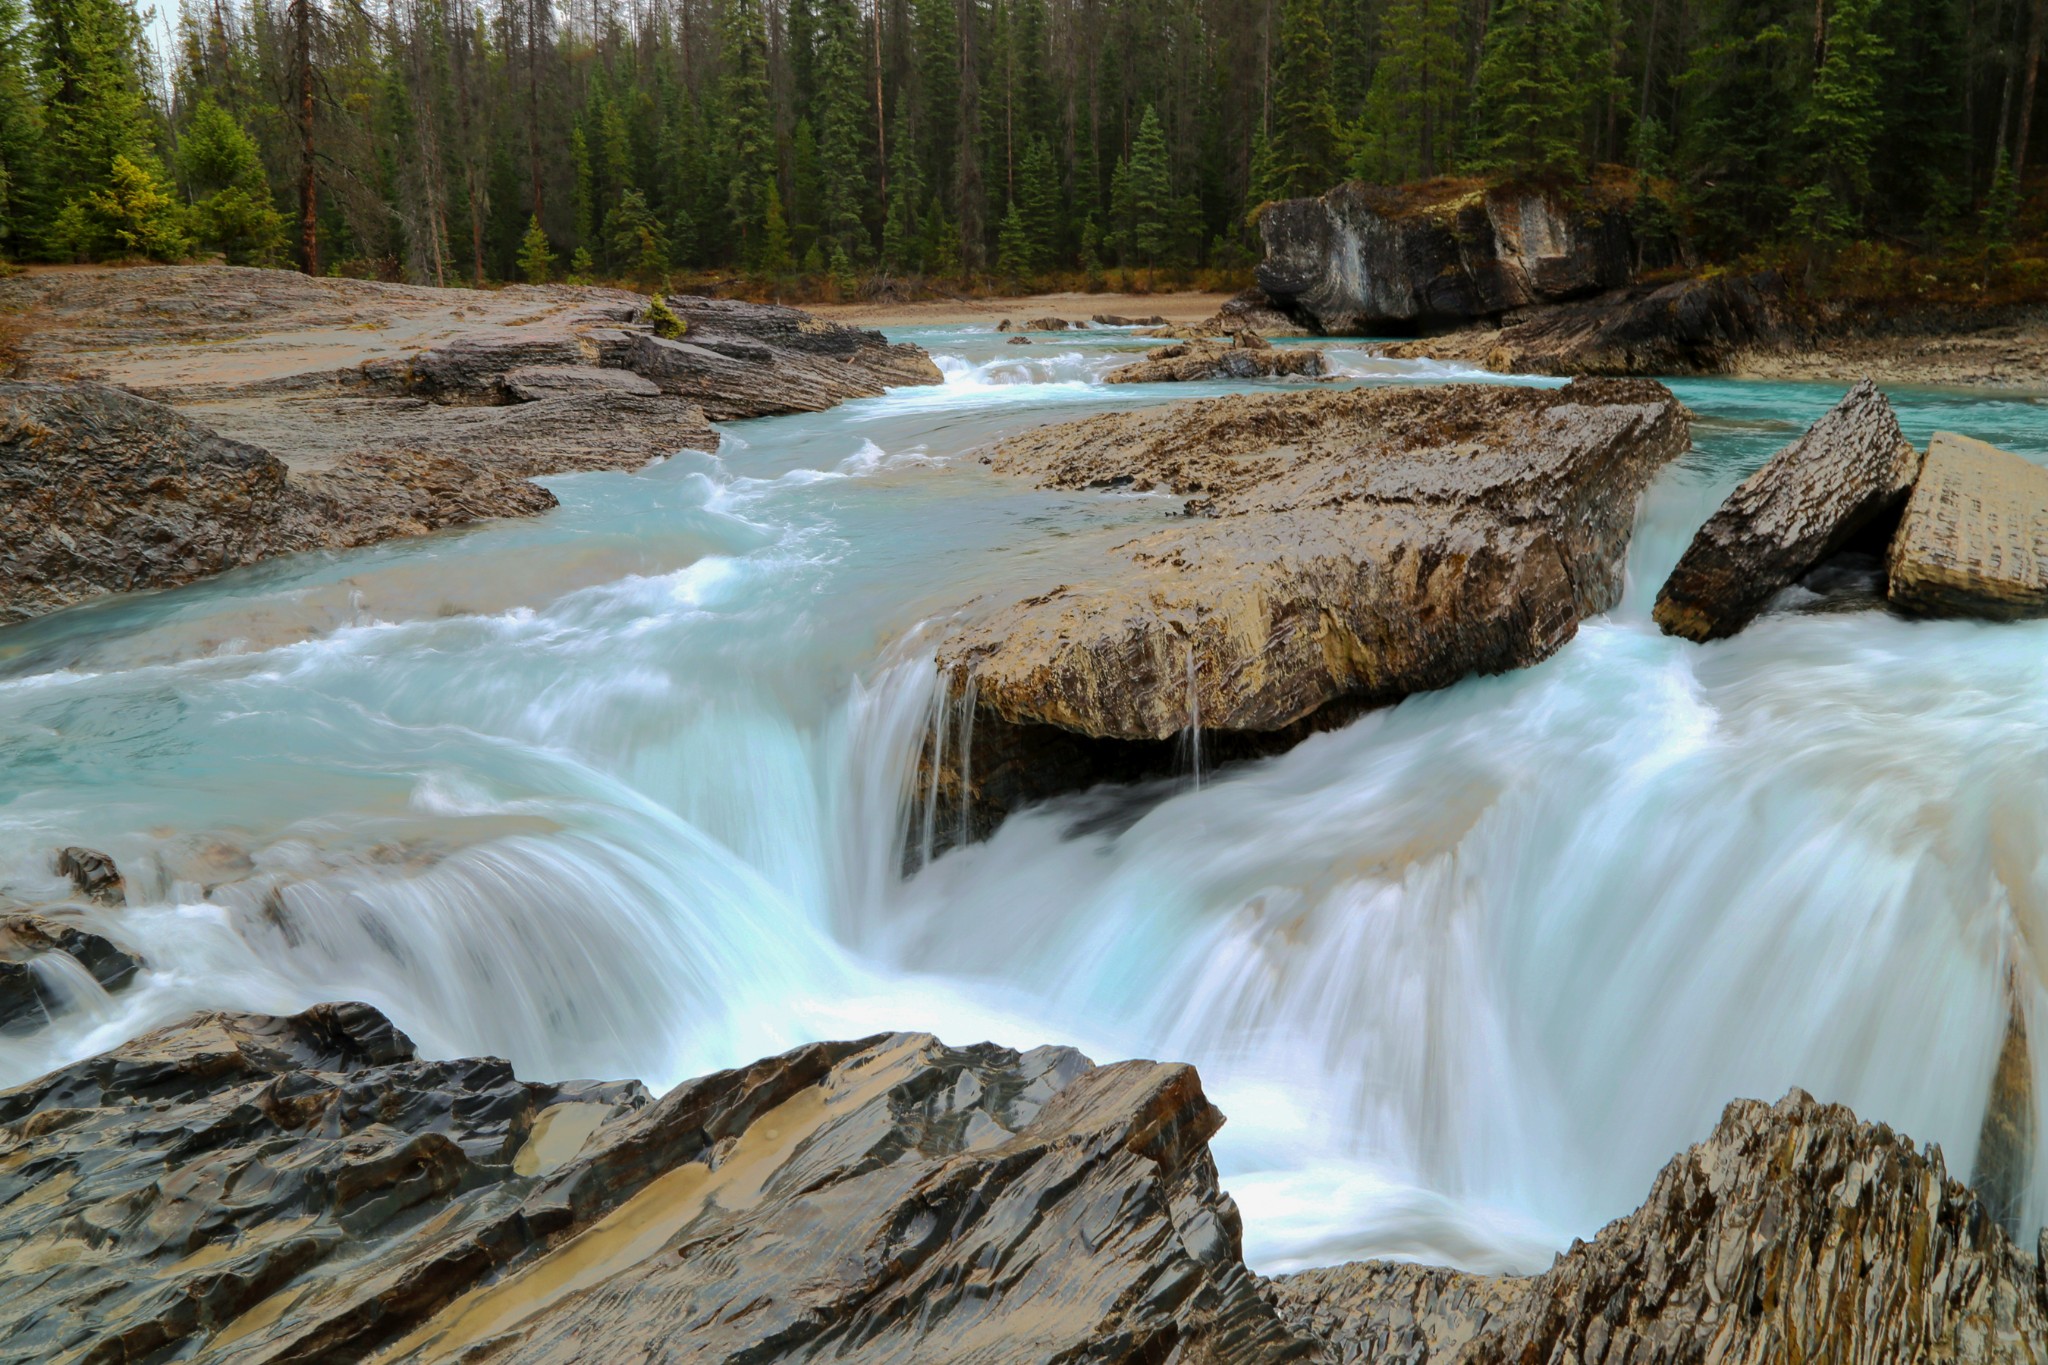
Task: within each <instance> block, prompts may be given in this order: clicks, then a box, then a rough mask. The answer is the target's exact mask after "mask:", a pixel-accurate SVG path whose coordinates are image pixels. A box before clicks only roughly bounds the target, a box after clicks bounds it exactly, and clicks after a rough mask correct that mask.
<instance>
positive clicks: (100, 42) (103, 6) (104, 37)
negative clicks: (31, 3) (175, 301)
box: [31, 0, 162, 252]
mask: <svg viewBox="0 0 2048 1365" xmlns="http://www.w3.org/2000/svg"><path fill="white" fill-rule="evenodd" d="M31 30H32V33H33V40H32V46H33V49H34V64H35V82H36V85H37V87H38V88H40V89H41V90H42V91H43V92H44V96H43V107H42V129H43V155H44V159H45V160H46V162H47V163H48V164H49V165H51V166H53V167H61V168H62V169H61V172H60V173H59V174H57V175H54V176H52V177H51V183H52V186H53V188H54V189H56V191H57V196H58V199H59V204H58V211H59V212H60V213H62V212H65V211H67V210H71V209H75V208H77V207H78V206H79V205H81V204H82V203H84V201H85V200H86V199H87V198H88V197H90V196H92V195H94V194H100V195H103V196H109V197H105V198H103V199H102V200H101V201H100V203H101V204H102V206H104V205H107V204H126V205H129V206H130V207H132V206H133V205H135V204H137V203H140V202H142V201H144V200H148V199H149V198H150V197H151V196H152V195H153V194H154V192H155V188H156V187H158V186H157V182H160V181H161V179H162V176H161V173H160V171H159V169H158V168H157V166H156V164H155V146H156V137H157V126H156V119H155V117H154V115H153V114H152V113H151V111H150V108H149V103H148V100H147V97H146V95H145V93H144V92H145V90H146V88H147V87H146V82H145V79H144V55H143V46H142V28H141V24H140V22H139V21H138V20H137V18H136V14H135V11H134V10H132V9H130V8H129V7H128V6H127V5H125V4H123V3H121V0H37V3H36V8H35V17H34V22H33V24H32V25H31ZM117 161H125V162H126V163H127V165H126V167H125V168H117V167H116V164H115V163H116V162H117ZM138 177H140V179H138ZM144 182H149V184H150V186H151V188H148V189H145V188H144ZM138 196H140V198H139V199H138ZM102 218H103V215H102V214H101V213H100V211H99V210H97V209H80V210H79V211H78V212H77V213H74V214H72V216H71V218H70V220H69V223H68V225H66V226H64V227H62V228H61V233H62V236H63V242H62V243H61V244H60V247H59V249H60V250H67V251H72V252H76V251H78V250H81V249H86V248H81V247H80V245H79V243H80V242H81V241H82V240H84V239H82V238H80V237H79V235H78V234H79V233H80V231H82V230H85V229H84V227H83V225H87V224H90V223H95V222H100V221H102ZM131 229H132V225H131V228H124V229H122V231H124V232H125V231H130V230H131ZM87 235H88V237H91V235H92V234H91V233H90V232H88V234H87ZM152 239H153V240H158V238H155V237H153V238H152ZM93 240H98V239H97V238H93Z"/></svg>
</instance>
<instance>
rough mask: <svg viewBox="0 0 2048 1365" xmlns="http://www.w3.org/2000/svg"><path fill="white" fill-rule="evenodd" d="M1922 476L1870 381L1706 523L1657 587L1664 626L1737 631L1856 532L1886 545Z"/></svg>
mask: <svg viewBox="0 0 2048 1365" xmlns="http://www.w3.org/2000/svg"><path fill="white" fill-rule="evenodd" d="M1919 472H1920V454H1919V452H1918V451H1916V450H1915V449H1914V448H1913V446H1912V444H1911V443H1910V442H1908V441H1907V440H1906V438H1905V436H1904V435H1902V434H1901V433H1900V431H1899V422H1898V418H1897V417H1896V416H1895V415H1894V414H1893V412H1892V408H1891V404H1890V403H1888V402H1887V401H1885V396H1884V395H1883V394H1881V393H1879V392H1878V391H1877V386H1876V385H1874V384H1872V383H1871V382H1870V381H1869V380H1867V379H1866V380H1864V381H1863V382H1862V383H1860V384H1858V385H1856V387H1855V388H1853V389H1851V390H1850V391H1849V392H1848V394H1847V395H1846V396H1845V397H1843V399H1842V401H1841V402H1840V403H1838V404H1837V405H1836V406H1835V407H1834V409H1833V410H1832V411H1830V412H1829V413H1828V414H1827V415H1826V416H1825V417H1822V418H1821V419H1820V420H1819V421H1818V422H1816V423H1814V424H1813V426H1812V428H1811V429H1809V430H1808V431H1807V432H1806V434H1805V435H1803V436H1801V437H1800V438H1799V439H1798V440H1797V441H1794V442H1793V443H1792V444H1791V445H1788V446H1786V447H1785V448H1784V449H1783V450H1781V451H1779V452H1778V453H1777V454H1776V455H1774V456H1772V457H1771V459H1770V460H1769V461H1768V462H1767V463H1766V464H1765V465H1764V466H1763V467H1762V468H1761V469H1759V470H1757V471H1756V473H1754V474H1752V475H1750V476H1749V477H1748V478H1747V479H1745V480H1743V482H1742V484H1741V485H1740V486H1739V487H1738V488H1736V490H1735V491H1734V492H1733V493H1731V494H1729V495H1728V499H1727V501H1725V502H1723V503H1722V504H1721V506H1720V508H1719V509H1718V510H1717V511H1716V512H1715V513H1714V515H1713V516H1712V517H1710V518H1709V519H1708V521H1707V524H1706V525H1704V526H1702V527H1701V528H1700V530H1699V532H1698V534H1697V535H1695V536H1694V537H1693V540H1692V544H1691V545H1689V546H1688V547H1687V548H1686V551H1685V554H1684V555H1683V556H1682V557H1681V558H1680V559H1679V561H1678V565H1677V567H1676V568H1674V569H1673V570H1672V571H1671V576H1670V577H1669V578H1668V579H1666V580H1665V582H1664V586H1663V587H1662V588H1661V589H1660V590H1659V591H1658V593H1657V605H1656V608H1655V611H1654V615H1655V617H1656V620H1657V624H1658V625H1659V626H1661V627H1662V628H1663V630H1664V633H1665V634H1667V635H1682V636H1684V637H1685V638H1687V639H1689V640H1701V641H1704V640H1716V639H1720V638H1722V637H1724V636H1728V635H1733V634H1734V633H1735V632H1736V631H1738V630H1741V629H1742V628H1743V627H1744V626H1746V625H1748V624H1749V622H1750V621H1751V620H1753V619H1755V617H1756V615H1757V613H1758V612H1760V611H1762V610H1763V609H1764V604H1765V603H1767V602H1769V601H1770V599H1771V598H1772V596H1774V595H1775V594H1776V593H1777V592H1778V590H1779V589H1781V588H1783V587H1785V586H1786V585H1787V584H1788V583H1791V582H1792V581H1793V580H1794V579H1796V578H1798V577H1799V576H1800V575H1802V574H1804V573H1806V572H1807V571H1808V570H1810V569H1812V568H1813V567H1815V566H1816V565H1818V564H1820V563H1821V562H1822V561H1823V560H1825V559H1827V558H1828V557H1829V556H1830V555H1833V554H1835V553H1836V552H1837V551H1839V550H1842V549H1843V548H1845V547H1847V546H1849V545H1850V544H1851V543H1852V542H1854V541H1855V540H1856V538H1857V537H1858V536H1859V535H1864V534H1866V533H1868V534H1871V535H1873V536H1874V537H1875V538H1876V543H1878V544H1880V545H1881V544H1883V542H1884V538H1885V537H1887V536H1889V534H1890V532H1891V529H1892V526H1893V525H1894V524H1895V518H1896V516H1897V513H1898V510H1899V507H1900V505H1901V503H1902V502H1903V501H1904V500H1905V497H1906V493H1907V490H1908V489H1910V488H1911V487H1912V485H1913V480H1914V478H1915V476H1916V475H1918V473H1919Z"/></svg>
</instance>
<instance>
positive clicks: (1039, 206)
mask: <svg viewBox="0 0 2048 1365" xmlns="http://www.w3.org/2000/svg"><path fill="white" fill-rule="evenodd" d="M1013 207H1015V208H1016V209H1017V210H1018V215H1019V217H1020V218H1021V219H1022V220H1023V224H1024V236H1025V240H1026V241H1027V242H1028V243H1029V244H1030V263H1031V268H1032V269H1033V270H1049V269H1051V268H1052V266H1053V264H1054V262H1055V260H1056V259H1057V257H1058V253H1059V239H1060V181H1059V170H1058V169H1057V168H1056V167H1055V166H1054V165H1053V159H1052V148H1051V147H1049V146H1047V145H1046V141H1045V139H1044V138H1042V137H1034V138H1032V139H1031V142H1030V145H1029V146H1027V147H1026V148H1025V149H1024V161H1023V165H1022V166H1021V167H1020V168H1019V170H1018V172H1017V199H1016V203H1015V204H1014V205H1013Z"/></svg>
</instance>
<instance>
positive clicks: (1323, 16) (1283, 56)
mask: <svg viewBox="0 0 2048 1365" xmlns="http://www.w3.org/2000/svg"><path fill="white" fill-rule="evenodd" d="M1328 6H1329V0H1282V3H1281V6H1280V61H1279V64H1278V68H1277V70H1276V71H1275V72H1274V75H1273V132H1272V155H1273V158H1274V169H1273V175H1274V178H1275V180H1276V182H1277V183H1278V185H1279V187H1280V189H1281V191H1282V193H1283V194H1284V195H1285V196H1288V197H1293V196H1298V195H1307V194H1321V193H1322V192H1323V191H1324V190H1327V189H1328V188H1330V186H1331V185H1332V184H1333V183H1334V182H1335V181H1336V179H1337V174H1338V161H1337V111H1336V108H1335V106H1334V105H1333V104H1332V103H1331V101H1330V65H1331V56H1330V29H1329V22H1328V14H1327V10H1328ZM1133 159H1134V160H1135V152H1134V153H1133Z"/></svg>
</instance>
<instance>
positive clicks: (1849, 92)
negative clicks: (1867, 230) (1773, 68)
mask: <svg viewBox="0 0 2048 1365" xmlns="http://www.w3.org/2000/svg"><path fill="white" fill-rule="evenodd" d="M1876 9H1877V0H1835V5H1834V10H1833V13H1831V14H1830V15H1829V16H1828V23H1827V46H1826V51H1825V52H1824V53H1823V54H1822V57H1821V62H1820V65H1819V67H1818V69H1816V70H1815V72H1814V74H1813V86H1812V89H1811V91H1810V92H1809V94H1808V95H1807V99H1806V108H1805V111H1804V113H1803V115H1802V116H1801V118H1800V120H1799V124H1798V129H1797V137H1798V141H1799V146H1800V150H1801V153H1802V155H1803V161H1804V166H1803V170H1804V174H1803V175H1802V176H1801V177H1800V178H1801V181H1802V184H1801V187H1800V188H1799V190H1798V191H1797V192H1796V193H1795V194H1794V195H1793V196H1792V215H1791V227H1792V231H1793V232H1794V233H1795V234H1797V235H1798V236H1799V237H1800V238H1802V239H1803V240H1804V241H1806V242H1807V243H1809V244H1811V245H1814V246H1831V245H1834V244H1836V243H1839V242H1841V241H1844V240H1846V239H1847V238H1848V237H1850V236H1851V235H1853V234H1854V233H1856V232H1857V231H1858V230H1859V229H1860V228H1861V227H1862V226H1863V206H1864V204H1865V202H1866V201H1867V200H1868V199H1869V197H1870V185H1871V168H1870V157H1871V152H1872V151H1873V150H1874V149H1875V147H1876V145H1877V140H1878V136H1879V133H1880V132H1881V131H1882V126H1883V117H1884V110H1883V107H1882V105H1881V103H1880V93H1881V92H1880V85H1879V82H1880V80H1881V78H1882V76H1883V71H1884V68H1883V65H1882V64H1883V61H1884V59H1885V58H1887V57H1889V56H1890V55H1891V51H1890V49H1889V48H1887V47H1886V46H1885V45H1884V42H1883V40H1882V39H1881V38H1879V37H1878V35H1877V33H1876V32H1875V31H1874V29H1873V26H1872V19H1873V17H1874V12H1875V11H1876Z"/></svg>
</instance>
